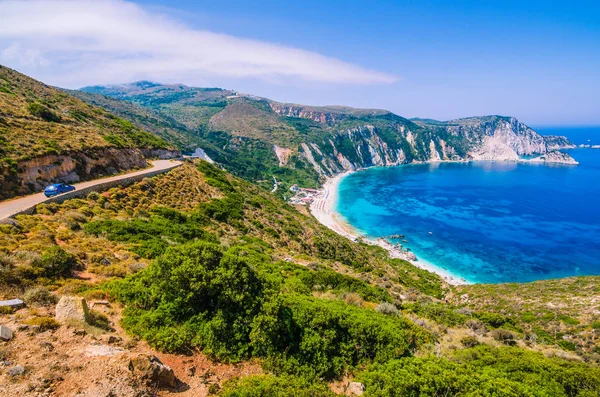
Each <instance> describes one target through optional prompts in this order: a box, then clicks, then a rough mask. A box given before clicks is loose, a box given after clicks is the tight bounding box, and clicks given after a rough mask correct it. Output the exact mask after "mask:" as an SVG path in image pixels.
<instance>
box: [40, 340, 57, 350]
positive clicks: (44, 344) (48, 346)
mask: <svg viewBox="0 0 600 397" xmlns="http://www.w3.org/2000/svg"><path fill="white" fill-rule="evenodd" d="M40 347H41V348H42V349H44V350H46V351H49V352H51V351H52V350H54V346H53V345H52V343H50V342H42V343H40Z"/></svg>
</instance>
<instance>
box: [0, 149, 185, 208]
mask: <svg viewBox="0 0 600 397" xmlns="http://www.w3.org/2000/svg"><path fill="white" fill-rule="evenodd" d="M150 163H151V164H152V167H150V168H145V169H143V170H140V171H135V172H130V173H127V174H120V175H115V176H109V177H107V178H101V179H94V180H91V181H86V182H81V183H78V184H75V185H73V186H75V188H76V189H77V190H81V189H84V188H87V187H91V186H95V185H99V184H101V183H106V182H114V181H118V180H121V179H127V178H130V177H132V176H137V175H144V174H149V173H152V172H156V171H162V170H168V169H171V168H175V167H179V166H180V165H181V164H182V162H181V161H171V160H156V161H151V162H150ZM46 200H48V198H47V197H46V196H44V193H36V194H32V195H30V196H25V197H20V198H16V199H9V200H6V201H0V219H4V218H8V217H11V216H13V215H15V214H17V213H19V212H21V211H23V210H26V209H27V208H31V207H33V206H34V205H37V204H41V203H43V202H44V201H46Z"/></svg>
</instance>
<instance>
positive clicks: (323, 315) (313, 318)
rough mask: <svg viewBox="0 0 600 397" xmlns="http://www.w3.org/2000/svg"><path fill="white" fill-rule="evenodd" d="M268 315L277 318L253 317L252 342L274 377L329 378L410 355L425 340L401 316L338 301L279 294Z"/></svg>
mask: <svg viewBox="0 0 600 397" xmlns="http://www.w3.org/2000/svg"><path fill="white" fill-rule="evenodd" d="M272 312H277V315H276V319H275V318H274V317H275V316H274V315H273V313H269V315H265V316H264V318H258V319H257V323H258V326H257V327H256V328H255V329H254V331H253V332H254V335H253V336H254V338H253V341H252V342H253V347H254V348H255V350H256V353H257V354H259V355H261V356H264V357H267V361H266V366H267V368H269V369H271V370H273V371H275V372H276V373H293V374H298V375H303V376H308V377H325V378H328V379H330V378H334V377H337V376H340V375H341V374H343V373H344V371H345V370H348V369H351V368H353V367H355V366H357V365H360V364H363V363H369V362H372V361H375V362H385V361H387V360H390V359H393V358H398V357H402V356H408V355H410V354H411V352H412V351H413V350H414V349H415V348H416V347H417V346H418V345H420V344H421V343H422V342H423V341H424V340H425V339H426V338H427V337H426V335H424V334H422V333H420V332H419V331H417V330H416V329H415V327H414V326H412V325H411V323H409V322H408V321H406V320H404V319H402V318H399V317H390V316H386V315H383V314H379V313H376V312H374V311H372V310H369V309H361V308H358V307H355V306H350V305H347V304H346V303H344V302H341V301H327V300H321V299H317V298H313V297H310V296H301V295H283V296H282V297H281V305H280V307H279V308H278V309H275V308H274V307H273V310H272ZM265 313H268V310H265Z"/></svg>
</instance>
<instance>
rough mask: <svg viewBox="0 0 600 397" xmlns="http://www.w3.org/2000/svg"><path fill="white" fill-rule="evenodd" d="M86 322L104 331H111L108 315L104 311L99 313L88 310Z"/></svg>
mask: <svg viewBox="0 0 600 397" xmlns="http://www.w3.org/2000/svg"><path fill="white" fill-rule="evenodd" d="M88 322H89V324H90V325H93V326H94V327H97V328H100V329H103V330H105V331H112V327H111V326H110V321H109V320H108V317H106V315H105V314H104V313H100V312H99V311H96V310H89V312H88Z"/></svg>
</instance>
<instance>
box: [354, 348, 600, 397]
mask: <svg viewBox="0 0 600 397" xmlns="http://www.w3.org/2000/svg"><path fill="white" fill-rule="evenodd" d="M358 380H359V381H360V382H362V383H364V384H365V386H366V389H367V392H368V394H369V396H381V397H383V396H399V397H405V396H406V397H412V396H423V397H425V396H562V397H566V396H570V397H576V396H579V397H584V396H585V397H587V396H597V395H600V369H599V368H598V367H590V366H587V365H585V364H583V363H573V362H567V361H564V360H560V359H556V358H554V359H549V358H546V357H544V356H543V355H542V354H540V353H536V352H531V351H526V350H522V349H519V348H515V347H501V348H492V347H490V346H485V345H481V346H477V347H474V348H471V349H465V350H459V351H457V352H456V353H455V355H454V357H451V360H449V359H445V358H438V357H428V358H402V359H399V360H392V361H390V362H388V363H385V364H374V365H371V366H369V367H368V368H367V371H366V372H364V373H363V374H360V375H359V376H358Z"/></svg>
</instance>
